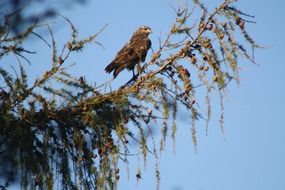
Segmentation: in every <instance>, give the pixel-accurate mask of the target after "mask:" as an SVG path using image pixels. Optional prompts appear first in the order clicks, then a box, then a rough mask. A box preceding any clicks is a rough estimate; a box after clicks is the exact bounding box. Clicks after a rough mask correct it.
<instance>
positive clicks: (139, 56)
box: [105, 26, 151, 78]
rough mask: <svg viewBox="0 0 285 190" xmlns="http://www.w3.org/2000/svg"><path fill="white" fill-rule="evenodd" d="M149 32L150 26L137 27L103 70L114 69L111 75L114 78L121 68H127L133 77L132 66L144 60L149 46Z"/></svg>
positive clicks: (109, 70) (110, 70) (108, 71)
mask: <svg viewBox="0 0 285 190" xmlns="http://www.w3.org/2000/svg"><path fill="white" fill-rule="evenodd" d="M150 33H151V29H150V27H148V26H141V27H139V28H138V29H137V30H136V31H135V32H134V33H133V35H132V37H131V39H130V40H129V41H128V43H127V44H125V45H124V47H123V48H122V49H121V50H120V51H119V52H118V53H117V55H116V57H115V58H114V60H113V61H112V62H111V63H110V64H109V65H108V66H107V67H106V68H105V71H106V72H107V73H111V72H112V71H114V72H113V76H114V78H116V77H117V75H118V74H119V73H120V72H121V71H122V70H124V69H125V68H127V69H128V70H132V71H133V77H135V73H134V68H135V66H136V64H138V63H140V62H144V60H145V57H146V54H147V51H148V50H149V48H150V46H151V41H150V39H149V38H148V35H149V34H150Z"/></svg>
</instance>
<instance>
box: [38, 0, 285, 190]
mask: <svg viewBox="0 0 285 190" xmlns="http://www.w3.org/2000/svg"><path fill="white" fill-rule="evenodd" d="M176 2H177V1H175V0H169V1H167V0H144V1H142V0H117V1H111V0H105V1H98V0H92V1H90V2H89V3H88V4H87V5H83V6H77V7H74V8H73V9H71V10H65V11H63V12H62V14H64V15H65V16H67V17H68V18H69V19H70V20H71V21H72V22H73V23H74V25H75V26H77V28H78V29H79V34H80V35H81V36H88V35H89V34H92V33H94V32H96V31H98V30H99V29H100V28H101V27H102V26H103V25H105V24H106V23H108V24H109V25H108V27H107V28H106V30H105V31H104V32H103V33H102V34H100V36H99V38H98V41H99V42H100V43H102V44H103V45H104V49H103V48H100V47H99V46H96V45H89V46H88V47H87V48H86V49H85V50H84V51H83V53H81V54H80V55H79V56H78V57H74V58H73V59H74V60H75V61H77V62H79V63H80V65H77V66H75V67H74V68H73V69H71V71H72V72H73V73H75V74H76V75H79V76H80V75H85V76H86V78H87V79H88V80H89V81H93V82H96V83H99V84H100V83H102V82H104V81H105V80H106V78H110V77H111V76H110V75H107V74H105V73H104V67H105V66H106V65H107V64H108V63H109V62H110V61H111V59H112V58H113V56H114V55H115V53H116V52H117V51H118V50H119V49H120V48H121V46H122V45H123V44H124V43H125V42H126V41H127V40H128V38H129V37H130V35H131V34H132V32H133V30H134V29H135V28H137V26H140V25H149V26H150V27H151V28H152V30H153V34H152V35H151V38H152V41H153V44H154V45H153V46H154V49H155V47H157V45H158V44H157V38H158V36H160V35H162V36H163V35H165V34H166V32H167V31H168V28H169V26H170V25H171V24H172V22H173V21H174V19H175V14H174V12H173V11H172V9H171V8H170V6H169V3H171V4H175V3H176ZM207 2H208V3H209V2H211V3H212V1H207ZM207 2H206V3H207ZM238 6H239V7H240V8H241V9H242V10H244V11H245V12H247V13H249V14H251V15H255V21H256V22H257V24H251V25H250V27H249V31H250V33H251V34H252V36H254V38H255V39H256V41H257V42H259V44H261V45H263V46H265V47H266V48H265V49H259V50H257V51H256V54H255V58H256V61H257V63H258V64H259V66H257V65H252V64H250V63H248V62H244V63H241V67H242V71H241V85H240V86H239V87H237V85H236V84H234V83H233V84H231V87H230V90H231V93H230V96H229V97H228V98H226V103H225V124H224V129H225V133H224V134H222V133H221V131H220V128H219V125H218V119H219V118H218V116H215V114H214V116H213V117H212V121H211V123H210V127H209V134H208V136H206V135H205V127H204V125H202V126H197V136H198V153H195V152H194V148H193V144H192V140H191V131H190V122H189V123H182V122H181V123H179V126H178V132H177V137H176V152H175V154H173V146H172V142H171V140H169V141H168V144H167V148H166V151H165V152H163V153H162V155H161V159H160V162H159V168H160V172H161V173H160V175H161V181H160V189H161V190H269V189H272V190H284V189H285V179H284V177H285V148H284V147H285V121H284V119H285V111H284V108H285V100H284V98H285V84H284V83H285V74H284V70H285V61H284V60H285V58H284V56H285V48H284V44H285V36H284V35H285V22H284V21H283V19H284V16H285V14H284V10H285V1H283V0H272V1H268V0H251V1H242V0H241V2H239V3H238ZM62 23H63V22H59V23H56V24H62ZM66 33H67V31H66V29H64V27H62V28H57V32H56V37H57V40H62V43H63V42H64V41H63V40H64V39H68V37H66ZM33 43H34V42H33ZM37 45H38V44H35V45H34V47H35V48H36V47H37ZM37 56H38V57H40V56H43V55H41V54H38V55H37ZM79 58H80V61H78V59H79ZM33 68H34V69H35V73H34V75H35V76H38V75H39V74H40V71H39V70H42V69H41V68H44V67H43V65H41V64H38V65H37V66H35V67H33ZM130 76H131V73H127V72H124V74H122V76H119V77H118V79H116V80H115V81H114V85H118V84H121V83H123V82H122V81H126V79H128V78H129V77H130ZM216 101H217V103H218V100H216ZM212 112H215V110H212ZM217 112H218V110H217ZM283 117H284V118H283ZM122 170H123V169H122ZM130 171H131V173H130V174H131V176H130V180H127V178H126V176H125V175H123V174H122V177H121V179H120V180H121V182H120V184H119V190H123V189H136V190H146V189H148V190H151V189H155V187H156V181H155V178H154V161H153V159H148V163H147V168H146V171H143V175H142V177H143V180H141V181H140V182H139V183H138V184H137V183H136V181H135V171H136V163H135V164H133V165H131V168H130ZM121 172H122V173H123V171H121Z"/></svg>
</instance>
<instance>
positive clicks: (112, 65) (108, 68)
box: [105, 62, 116, 73]
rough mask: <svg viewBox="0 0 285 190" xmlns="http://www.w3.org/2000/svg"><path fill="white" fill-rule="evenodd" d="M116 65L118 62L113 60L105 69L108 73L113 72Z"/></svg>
mask: <svg viewBox="0 0 285 190" xmlns="http://www.w3.org/2000/svg"><path fill="white" fill-rule="evenodd" d="M115 65H116V63H114V62H112V63H110V64H109V65H107V67H106V68H105V71H106V72H107V73H111V72H112V71H113V70H114V69H115Z"/></svg>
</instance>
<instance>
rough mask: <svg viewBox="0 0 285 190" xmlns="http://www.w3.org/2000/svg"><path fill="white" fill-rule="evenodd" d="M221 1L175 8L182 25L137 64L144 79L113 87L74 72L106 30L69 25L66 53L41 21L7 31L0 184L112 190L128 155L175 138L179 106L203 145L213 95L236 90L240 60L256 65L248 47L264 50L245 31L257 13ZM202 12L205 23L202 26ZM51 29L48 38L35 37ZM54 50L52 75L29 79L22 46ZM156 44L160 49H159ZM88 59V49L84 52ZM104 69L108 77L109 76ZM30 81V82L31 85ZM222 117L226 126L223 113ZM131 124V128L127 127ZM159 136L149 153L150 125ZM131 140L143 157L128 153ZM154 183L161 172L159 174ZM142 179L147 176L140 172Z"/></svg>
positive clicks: (2, 47)
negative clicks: (202, 127) (36, 43)
mask: <svg viewBox="0 0 285 190" xmlns="http://www.w3.org/2000/svg"><path fill="white" fill-rule="evenodd" d="M234 3H235V1H234V0H224V1H223V2H222V3H221V4H220V5H219V6H218V7H217V8H215V9H213V10H210V9H208V8H207V7H206V5H204V4H203V3H202V2H201V1H198V0H193V2H192V5H191V6H189V7H188V6H187V5H182V6H178V7H176V8H175V15H174V18H175V22H174V23H173V25H172V26H171V28H170V29H169V32H168V35H167V36H166V37H165V38H163V39H162V38H160V40H159V48H158V49H154V52H153V53H152V55H151V56H150V58H149V60H148V61H147V62H146V63H145V64H144V65H142V66H138V73H139V74H138V77H137V79H136V80H134V79H131V80H130V81H128V83H126V84H125V85H123V86H121V87H120V88H118V89H115V90H109V91H106V88H108V86H109V83H110V81H109V82H106V83H104V84H101V85H98V86H96V85H90V84H89V83H88V81H86V80H85V78H84V77H83V76H82V77H79V78H78V77H74V76H72V75H71V74H70V73H69V72H68V67H69V65H70V62H69V57H70V55H71V54H76V53H77V52H79V51H81V50H82V48H83V47H84V46H85V45H86V44H88V43H91V42H94V41H95V42H96V38H97V36H98V35H99V34H100V33H101V32H102V30H103V29H102V30H101V31H99V32H98V33H96V34H94V35H91V36H89V37H88V38H86V39H79V38H78V32H77V29H76V27H75V26H74V25H73V24H72V22H71V21H70V20H68V19H67V18H65V17H63V18H64V19H65V20H66V22H67V23H68V24H69V25H70V29H71V35H70V40H69V41H68V42H66V44H65V45H64V47H62V48H59V47H58V44H57V42H56V40H55V39H54V34H53V31H52V29H51V27H50V26H49V25H40V24H39V23H40V21H37V22H35V23H34V24H32V25H30V26H29V27H27V28H26V29H25V30H22V31H21V32H19V33H10V32H9V28H8V26H5V25H3V26H2V27H1V31H0V59H3V58H5V57H9V56H15V57H16V58H17V61H16V62H15V63H14V64H13V65H12V68H13V69H12V71H9V69H7V67H5V63H2V64H1V65H0V82H1V83H0V107H1V109H0V177H1V179H2V181H3V180H4V182H3V183H2V184H1V185H2V188H7V187H8V186H9V185H10V184H11V183H13V182H17V183H19V184H20V185H21V187H22V188H24V189H37V188H39V189H56V188H58V189H115V188H116V185H117V182H118V180H119V176H120V169H119V163H121V162H122V163H125V164H128V159H129V156H130V155H133V154H135V155H136V156H138V157H141V158H143V159H144V160H146V157H147V156H148V155H150V156H154V157H155V158H156V159H158V151H162V150H163V149H164V146H165V142H166V139H167V138H168V136H169V131H171V135H170V136H171V137H173V138H175V133H176V129H177V128H178V127H179V126H178V125H177V124H176V117H177V110H178V107H183V108H184V109H185V110H187V112H188V113H189V119H190V120H191V122H192V126H191V131H192V140H193V143H194V145H195V146H196V145H197V138H196V132H195V127H196V124H195V121H196V120H197V119H199V118H202V119H205V123H206V125H208V122H209V120H210V116H211V112H212V110H211V102H210V96H211V92H212V91H216V92H218V93H219V94H220V102H221V108H222V109H223V96H224V93H225V90H226V89H227V85H228V83H229V82H230V81H232V80H233V81H236V82H238V83H239V60H238V59H239V58H240V57H245V58H246V59H248V60H249V61H250V62H252V63H254V58H253V55H252V54H251V53H249V52H248V50H247V49H252V50H253V49H255V48H256V47H258V46H257V44H256V43H255V41H254V40H253V39H252V38H251V37H250V35H249V34H248V33H247V31H246V23H249V22H251V21H248V20H251V19H252V16H250V15H248V14H245V13H244V12H242V11H241V10H239V9H237V8H236V7H235V6H234ZM197 15H200V16H199V17H198V19H195V17H197ZM39 27H41V28H46V30H47V31H49V34H50V38H49V37H46V36H45V37H42V36H40V35H39V34H37V29H38V28H39ZM32 35H34V36H36V37H37V39H39V40H41V41H43V43H46V44H47V45H48V46H50V49H51V53H52V63H51V67H50V69H49V70H47V71H45V72H44V73H42V75H41V76H40V77H38V78H37V79H35V80H34V81H32V82H31V81H29V80H28V79H29V76H28V74H27V72H26V69H25V67H24V66H23V65H24V63H23V62H28V63H30V64H33V63H32V62H30V60H29V59H28V58H27V57H26V55H27V54H30V56H32V54H33V52H31V51H29V50H28V49H27V48H28V47H26V46H25V42H26V41H27V39H28V37H29V36H32ZM153 43H155V42H153ZM83 52H84V51H83ZM102 72H103V71H102ZM28 81H29V82H28ZM198 89H204V92H205V97H202V99H203V98H205V99H206V101H207V105H208V106H207V111H206V113H202V112H201V110H200V107H199V104H198V102H199V101H201V97H197V96H196V90H198ZM220 112H221V126H222V123H223V110H220ZM130 126H131V127H130ZM154 127H155V128H156V129H160V131H161V141H160V146H159V147H160V148H159V150H157V148H156V147H157V146H155V145H154V146H152V144H154V143H155V142H153V141H152V140H151V139H152V138H151V136H152V131H153V130H154V129H153V128H154ZM130 141H131V142H134V143H137V144H138V145H139V148H138V150H137V152H135V153H133V152H131V151H130V146H129V145H130ZM156 174H157V181H158V182H159V171H158V169H156ZM136 176H137V178H138V179H139V178H140V177H141V173H140V170H139V171H138V172H137V175H136Z"/></svg>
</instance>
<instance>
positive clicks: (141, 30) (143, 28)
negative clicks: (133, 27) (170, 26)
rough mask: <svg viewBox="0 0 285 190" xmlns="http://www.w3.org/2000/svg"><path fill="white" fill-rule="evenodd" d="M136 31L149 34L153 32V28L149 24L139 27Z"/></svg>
mask: <svg viewBox="0 0 285 190" xmlns="http://www.w3.org/2000/svg"><path fill="white" fill-rule="evenodd" d="M136 33H137V34H141V35H146V36H148V35H149V34H150V33H152V31H151V28H150V27H148V26H141V27H139V28H138V29H137V31H136Z"/></svg>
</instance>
